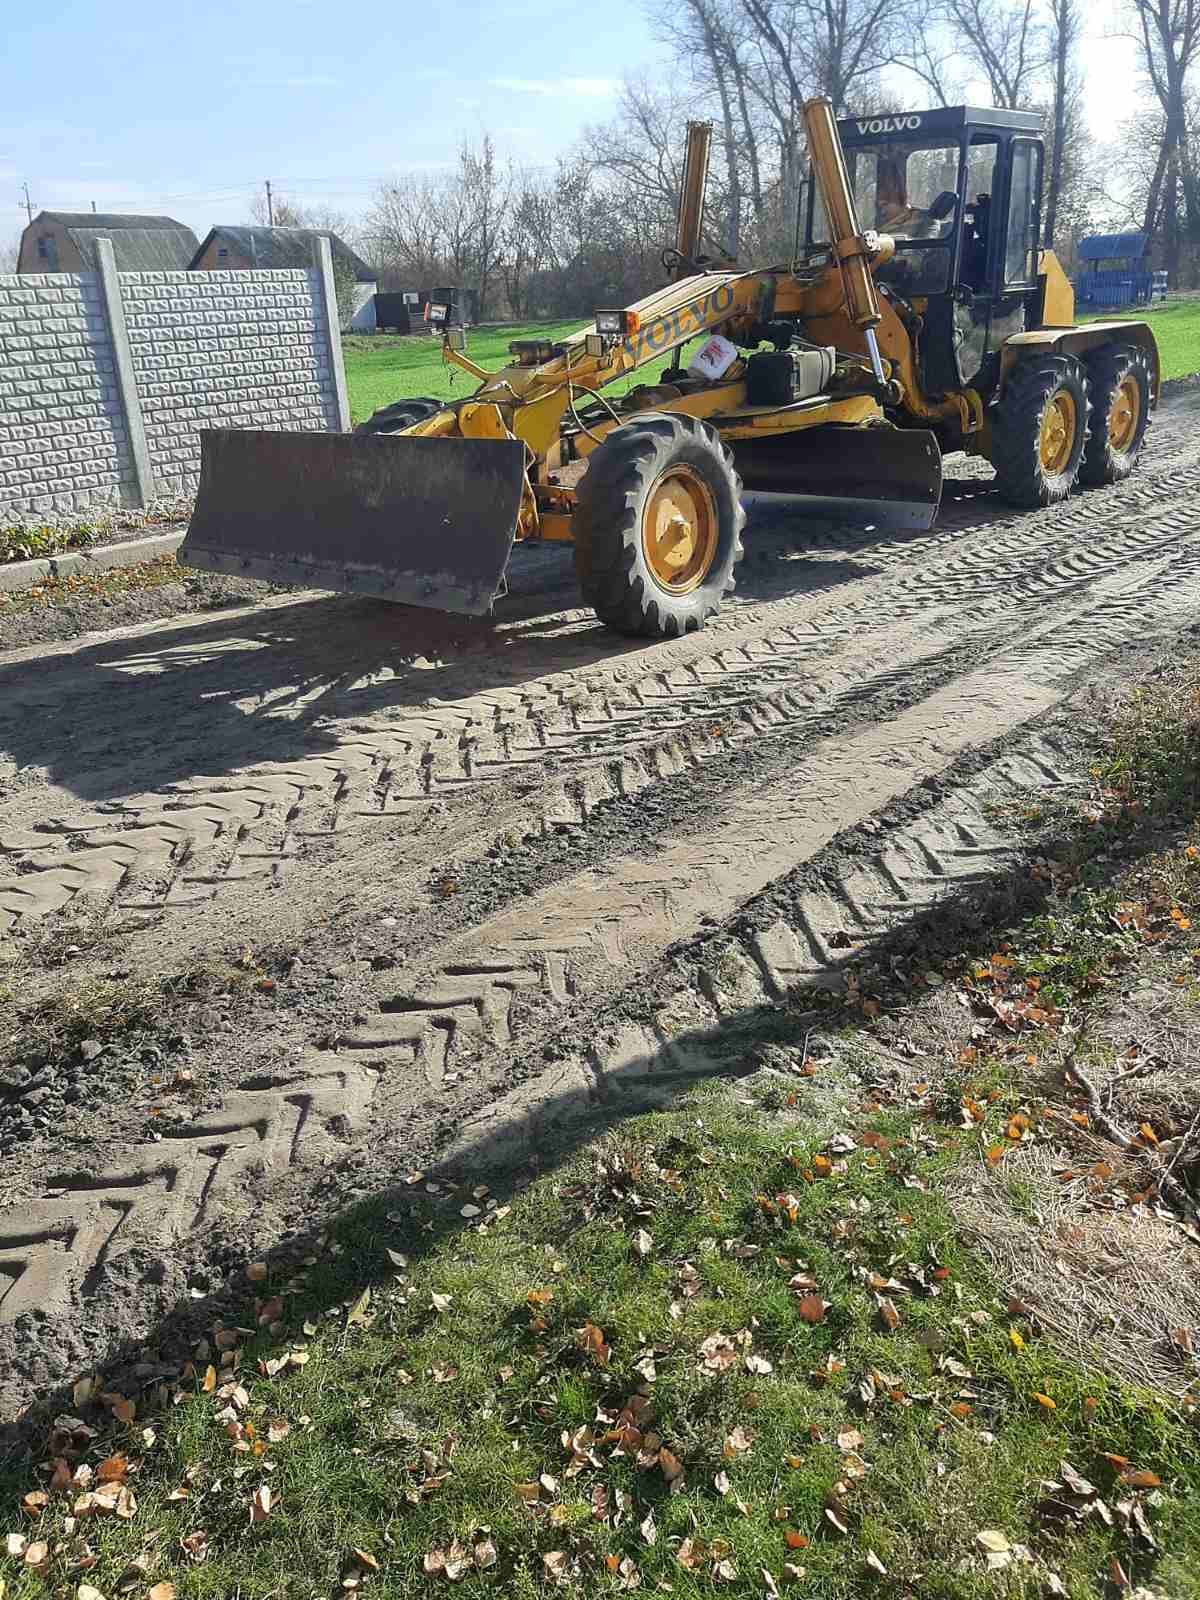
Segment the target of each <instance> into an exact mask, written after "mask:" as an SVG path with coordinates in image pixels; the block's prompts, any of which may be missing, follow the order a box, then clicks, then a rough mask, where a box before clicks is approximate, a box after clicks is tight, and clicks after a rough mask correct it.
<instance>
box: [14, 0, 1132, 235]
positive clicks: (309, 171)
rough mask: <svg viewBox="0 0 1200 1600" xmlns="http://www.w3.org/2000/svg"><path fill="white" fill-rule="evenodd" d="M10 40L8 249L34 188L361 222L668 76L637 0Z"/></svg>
mask: <svg viewBox="0 0 1200 1600" xmlns="http://www.w3.org/2000/svg"><path fill="white" fill-rule="evenodd" d="M14 9H15V8H14ZM1106 10H1107V7H1106V6H1103V5H1102V6H1099V7H1097V8H1096V9H1095V10H1094V11H1093V17H1095V15H1096V11H1101V12H1103V11H1106ZM1102 31H1103V30H1102V26H1101V25H1100V24H1099V23H1096V24H1094V32H1093V37H1091V38H1090V39H1089V41H1088V44H1087V47H1086V52H1085V66H1086V70H1087V77H1088V86H1089V89H1091V90H1092V91H1093V97H1094V98H1093V103H1094V104H1095V105H1096V106H1097V108H1098V109H1097V116H1096V119H1095V131H1096V132H1097V134H1103V133H1105V132H1107V133H1111V128H1105V126H1104V121H1105V118H1106V116H1107V114H1108V108H1109V107H1111V105H1112V104H1113V103H1114V102H1116V103H1124V101H1125V100H1126V99H1127V94H1128V85H1129V79H1130V77H1131V73H1130V70H1129V61H1128V57H1129V54H1130V46H1129V45H1128V43H1123V44H1122V43H1117V42H1115V41H1112V40H1105V39H1104V38H1102V37H1101V34H1102ZM6 35H7V36H6V38H5V49H4V63H3V79H2V80H0V82H2V92H0V240H3V239H4V238H6V237H8V236H9V235H10V234H11V233H13V232H16V231H17V230H18V229H19V228H20V227H21V226H22V225H23V223H24V217H23V215H22V213H21V211H20V210H19V203H20V200H21V188H20V186H21V183H22V182H23V181H25V180H28V182H29V186H30V192H31V195H32V198H33V201H34V203H35V205H36V206H38V207H39V208H41V207H44V208H46V209H52V210H53V209H57V210H66V209H69V208H78V209H79V210H86V209H87V208H88V206H89V204H90V202H91V201H93V200H94V201H95V202H96V205H97V206H98V208H99V209H100V210H105V209H111V210H120V211H137V210H142V211H152V212H166V213H168V214H170V215H172V216H175V217H178V218H180V219H181V220H182V221H184V222H187V223H189V224H190V225H191V226H192V227H194V228H195V229H196V231H197V232H198V233H202V232H203V231H204V230H205V229H206V228H207V227H209V226H210V225H211V224H212V223H213V222H218V221H224V222H236V221H240V220H243V219H245V217H246V216H247V215H248V207H249V203H250V200H251V197H252V194H253V192H254V190H255V189H256V188H258V189H261V184H262V181H263V179H264V178H271V179H272V180H273V182H274V183H275V185H276V187H277V189H278V190H279V191H280V192H282V193H284V194H288V195H290V196H293V197H294V198H296V199H298V200H299V201H301V202H302V203H304V202H307V203H310V204H321V205H325V206H328V207H332V208H334V209H336V210H339V211H342V212H345V213H347V214H350V215H354V214H357V213H361V212H362V211H363V210H364V209H365V208H366V207H367V205H368V204H369V203H370V196H371V191H372V190H373V188H374V187H375V185H376V184H377V183H378V182H379V180H380V179H381V178H383V177H386V176H388V175H390V174H396V173H403V172H405V171H411V170H413V169H418V168H433V167H437V166H439V165H444V164H447V163H449V162H452V161H453V158H454V154H455V150H456V148H457V146H458V144H459V142H460V140H461V138H462V137H463V135H464V134H466V135H469V136H470V135H478V134H479V133H480V132H481V131H482V130H483V129H485V128H486V129H488V130H489V131H490V132H491V133H492V134H493V136H494V138H495V139H496V142H497V144H498V146H499V147H500V149H501V150H502V151H503V152H504V153H505V154H511V155H512V156H514V157H516V158H517V159H519V160H522V161H524V162H528V163H530V164H543V163H549V162H551V161H552V160H553V157H554V154H555V152H556V151H559V150H562V149H564V148H565V147H566V146H567V145H569V144H570V143H571V141H572V140H573V139H574V138H575V137H576V136H577V134H578V133H579V131H580V130H581V129H582V128H583V126H584V125H585V124H586V123H588V122H597V121H602V120H604V119H605V118H606V117H607V116H608V115H609V114H610V113H611V111H612V108H613V103H614V94H615V91H616V89H617V86H618V83H619V80H620V77H621V75H622V73H624V72H628V71H632V72H640V71H649V72H653V71H654V70H656V69H660V70H663V71H665V72H669V71H671V70H672V69H671V66H670V64H669V62H668V61H667V60H666V58H665V55H664V52H663V50H662V47H661V46H659V45H658V44H657V42H656V41H655V39H654V38H653V36H652V35H651V32H650V29H649V28H648V26H647V24H646V21H645V18H644V15H643V11H642V7H641V5H640V3H639V0H604V3H603V4H601V5H598V6H594V7H590V8H587V7H584V8H578V7H573V6H571V5H569V4H564V3H563V0H505V3H504V4H502V5H500V6H497V5H495V4H485V3H483V0H441V3H440V4H437V5H430V4H413V3H412V0H408V3H407V4H401V5H398V6H397V5H392V6H388V5H375V6H355V7H350V6H344V7H342V8H341V9H340V10H339V8H338V7H337V6H336V5H331V4H330V0H286V3H284V0H250V3H249V4H245V3H235V0H192V4H190V5H189V4H187V3H186V0H184V3H183V4H173V5H164V4H163V3H162V0H115V3H114V0H51V4H49V5H47V7H46V10H45V12H43V13H42V14H41V16H40V19H39V17H38V14H37V13H36V12H34V11H33V10H31V9H30V8H27V7H22V8H21V9H20V11H19V12H17V14H16V16H15V19H14V18H13V17H12V14H11V12H10V21H9V22H8V23H7V24H6ZM920 98H922V96H921V94H920V91H914V103H915V101H916V100H918V99H920Z"/></svg>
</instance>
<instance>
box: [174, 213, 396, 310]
mask: <svg viewBox="0 0 1200 1600" xmlns="http://www.w3.org/2000/svg"><path fill="white" fill-rule="evenodd" d="M322 237H323V238H326V239H328V240H329V247H330V250H331V251H332V253H333V272H334V278H335V280H338V279H340V280H341V282H342V283H345V284H347V285H350V286H352V287H351V290H350V292H349V293H347V294H345V295H343V292H342V289H341V288H339V290H338V305H339V311H340V314H341V323H342V329H343V331H344V332H346V331H348V332H352V333H374V331H375V288H376V272H375V269H374V268H373V267H370V266H368V265H367V263H366V262H365V261H364V260H363V259H362V257H361V256H360V255H358V254H357V252H355V251H354V250H351V248H350V246H349V245H348V244H347V243H346V242H345V240H344V239H339V238H338V236H337V234H336V233H334V232H332V231H331V230H330V229H329V228H267V227H255V226H240V225H239V226H232V227H229V226H224V225H222V226H218V227H216V228H211V229H210V230H209V232H208V234H207V235H206V237H205V239H204V242H203V244H201V245H200V246H199V247H198V249H197V250H196V252H195V254H194V255H193V257H192V259H191V260H190V261H189V262H188V266H189V268H190V270H191V271H193V272H253V271H256V270H258V271H261V270H263V269H264V268H270V269H274V270H278V269H279V268H283V267H311V266H312V264H313V245H314V243H315V241H316V240H317V239H318V238H322Z"/></svg>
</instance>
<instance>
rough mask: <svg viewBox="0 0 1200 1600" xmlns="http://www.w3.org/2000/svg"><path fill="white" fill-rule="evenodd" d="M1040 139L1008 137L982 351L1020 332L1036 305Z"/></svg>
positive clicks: (1040, 193) (998, 347)
mask: <svg viewBox="0 0 1200 1600" xmlns="http://www.w3.org/2000/svg"><path fill="white" fill-rule="evenodd" d="M1042 159H1043V151H1042V144H1041V141H1040V140H1038V139H1021V138H1014V139H1013V140H1012V141H1011V143H1010V145H1009V152H1008V180H1007V183H1006V186H1005V198H1004V211H1003V213H1002V215H1003V222H1004V226H1003V228H1002V229H1001V230H1000V232H999V237H998V238H997V240H996V253H995V256H994V257H993V260H994V262H995V274H996V276H995V285H996V287H995V299H994V302H993V305H992V314H991V323H990V327H989V329H988V351H989V353H993V352H995V351H997V350H999V349H1000V347H1001V346H1002V345H1003V343H1004V341H1005V340H1006V339H1010V338H1011V337H1012V336H1013V334H1014V333H1023V332H1024V331H1025V328H1026V327H1027V325H1028V320H1029V312H1030V310H1031V309H1032V308H1033V307H1034V306H1035V305H1036V303H1037V295H1038V281H1037V268H1038V241H1039V239H1040V238H1041V233H1042V205H1041V199H1042Z"/></svg>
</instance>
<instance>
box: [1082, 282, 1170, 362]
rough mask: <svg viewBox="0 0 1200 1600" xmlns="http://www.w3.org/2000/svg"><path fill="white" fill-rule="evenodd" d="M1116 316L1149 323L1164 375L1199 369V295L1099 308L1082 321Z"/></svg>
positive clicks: (1103, 319)
mask: <svg viewBox="0 0 1200 1600" xmlns="http://www.w3.org/2000/svg"><path fill="white" fill-rule="evenodd" d="M1113 318H1116V319H1117V320H1127V321H1137V322H1147V323H1149V325H1150V327H1151V329H1152V330H1153V332H1154V337H1155V339H1156V340H1157V341H1158V350H1159V355H1160V357H1161V360H1162V375H1163V377H1164V378H1185V377H1187V376H1189V374H1191V373H1193V372H1200V296H1198V297H1197V298H1196V299H1194V300H1173V301H1169V302H1168V303H1167V304H1166V305H1158V306H1140V307H1138V309H1137V310H1136V311H1118V312H1111V311H1099V312H1095V313H1092V314H1089V315H1087V316H1081V317H1080V319H1079V320H1080V321H1081V322H1101V321H1103V322H1107V321H1109V320H1111V319H1113Z"/></svg>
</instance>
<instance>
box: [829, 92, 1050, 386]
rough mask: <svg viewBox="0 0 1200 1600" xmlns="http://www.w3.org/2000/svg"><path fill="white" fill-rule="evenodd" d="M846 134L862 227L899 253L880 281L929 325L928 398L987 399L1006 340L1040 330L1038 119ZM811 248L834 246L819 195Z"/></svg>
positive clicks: (980, 116) (935, 114)
mask: <svg viewBox="0 0 1200 1600" xmlns="http://www.w3.org/2000/svg"><path fill="white" fill-rule="evenodd" d="M838 132H839V134H840V136H841V140H842V145H843V147H844V149H845V155H846V167H847V171H848V173H849V177H850V187H851V190H852V191H853V194H854V202H855V209H856V211H857V213H858V222H859V226H860V227H861V228H863V229H867V230H871V229H873V230H874V231H876V232H878V233H886V234H890V235H891V237H892V238H893V239H894V240H895V242H896V253H895V255H894V256H893V257H892V258H891V260H890V261H887V262H883V263H880V264H879V265H877V266H876V267H875V269H874V274H875V280H876V282H877V283H878V284H879V285H880V286H881V287H882V289H883V291H884V293H885V294H887V295H888V297H889V298H890V299H891V300H892V302H893V304H896V305H897V309H898V310H899V311H900V312H901V314H902V315H903V316H905V319H906V320H911V319H909V317H908V312H909V311H911V312H912V313H913V314H914V315H915V316H919V317H920V319H921V324H922V326H921V329H920V335H919V338H918V340H917V350H918V361H919V364H920V370H921V381H922V387H923V388H924V389H925V391H926V393H928V394H939V393H945V392H947V391H950V390H956V389H961V388H965V387H967V386H971V387H974V388H977V389H981V390H984V391H986V390H988V389H990V388H991V387H992V386H993V384H994V381H995V377H996V374H997V373H998V365H999V363H998V355H997V352H998V351H999V348H1000V346H1001V345H1002V344H1003V342H1004V341H1005V339H1008V338H1010V337H1011V336H1012V335H1013V334H1014V333H1020V332H1023V331H1024V330H1025V329H1026V328H1035V327H1038V326H1040V323H1041V298H1042V292H1041V288H1040V285H1039V280H1038V241H1039V239H1040V237H1041V193H1042V163H1043V142H1042V136H1041V121H1040V118H1039V117H1038V116H1037V115H1036V114H1034V113H1030V112H1025V111H983V110H977V109H974V108H972V107H970V106H946V107H942V108H939V109H938V110H936V111H921V112H911V113H908V114H903V115H895V116H878V117H847V118H844V119H843V120H842V121H840V122H839V123H838ZM807 237H808V242H809V244H810V245H813V246H818V245H820V244H821V243H822V242H823V241H824V240H827V239H828V237H829V229H828V225H827V223H826V221H825V218H824V214H823V211H822V208H821V203H820V199H819V197H818V196H817V195H816V194H815V186H813V188H812V189H810V199H809V205H808V227H807ZM906 308H907V309H906Z"/></svg>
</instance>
